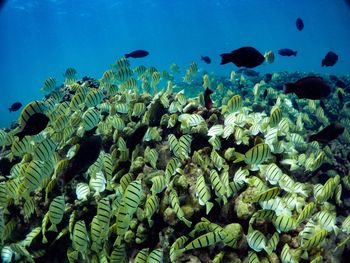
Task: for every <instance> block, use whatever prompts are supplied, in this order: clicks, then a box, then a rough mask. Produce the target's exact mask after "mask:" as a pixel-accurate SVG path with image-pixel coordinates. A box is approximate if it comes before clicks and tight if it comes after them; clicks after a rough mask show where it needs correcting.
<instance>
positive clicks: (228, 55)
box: [220, 53, 231, 65]
mask: <svg viewBox="0 0 350 263" xmlns="http://www.w3.org/2000/svg"><path fill="white" fill-rule="evenodd" d="M220 56H221V63H220V65H224V64H227V63H230V62H231V53H224V54H221V55H220Z"/></svg>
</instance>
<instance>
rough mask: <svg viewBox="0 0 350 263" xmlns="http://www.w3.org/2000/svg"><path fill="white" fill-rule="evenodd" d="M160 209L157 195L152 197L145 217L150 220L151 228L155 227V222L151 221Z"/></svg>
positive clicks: (148, 202) (147, 201)
mask: <svg viewBox="0 0 350 263" xmlns="http://www.w3.org/2000/svg"><path fill="white" fill-rule="evenodd" d="M158 207H159V198H158V196H156V195H153V194H152V195H150V196H149V197H148V198H147V200H146V204H145V209H144V211H145V216H146V218H147V220H148V224H149V226H150V227H152V226H153V220H152V219H151V218H152V216H153V214H154V213H155V212H156V211H157V210H158Z"/></svg>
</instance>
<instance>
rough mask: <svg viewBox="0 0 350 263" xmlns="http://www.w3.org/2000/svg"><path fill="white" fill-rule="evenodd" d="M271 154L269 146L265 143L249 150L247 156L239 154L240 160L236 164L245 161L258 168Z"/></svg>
mask: <svg viewBox="0 0 350 263" xmlns="http://www.w3.org/2000/svg"><path fill="white" fill-rule="evenodd" d="M236 154H237V153H236ZM270 154H271V151H270V148H269V146H268V145H267V144H265V143H260V144H257V145H255V146H254V147H253V148H251V149H250V150H248V151H247V152H246V153H245V155H243V154H238V155H237V157H238V158H237V159H236V160H235V161H234V163H238V162H241V161H243V160H244V161H245V163H246V164H249V165H252V166H257V165H259V164H261V163H263V162H264V161H266V160H267V159H268V158H269V156H270Z"/></svg>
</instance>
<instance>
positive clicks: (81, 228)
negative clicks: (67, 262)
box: [72, 220, 89, 254]
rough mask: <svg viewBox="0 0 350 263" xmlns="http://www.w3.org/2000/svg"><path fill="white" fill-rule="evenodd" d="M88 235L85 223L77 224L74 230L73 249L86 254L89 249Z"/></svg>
mask: <svg viewBox="0 0 350 263" xmlns="http://www.w3.org/2000/svg"><path fill="white" fill-rule="evenodd" d="M88 240H89V237H88V233H87V230H86V226H85V222H84V221H83V220H80V221H78V222H76V223H75V225H74V230H73V239H72V244H73V248H74V249H75V250H77V251H79V252H81V253H82V254H85V252H86V251H87V247H88Z"/></svg>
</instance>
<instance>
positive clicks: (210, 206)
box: [206, 201, 214, 214]
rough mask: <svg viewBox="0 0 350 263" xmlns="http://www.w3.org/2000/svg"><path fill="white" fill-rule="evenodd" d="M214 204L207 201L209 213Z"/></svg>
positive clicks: (207, 211)
mask: <svg viewBox="0 0 350 263" xmlns="http://www.w3.org/2000/svg"><path fill="white" fill-rule="evenodd" d="M213 206H214V204H213V203H212V202H209V201H208V202H207V203H206V213H207V214H209V212H210V210H211V209H212V208H213Z"/></svg>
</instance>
